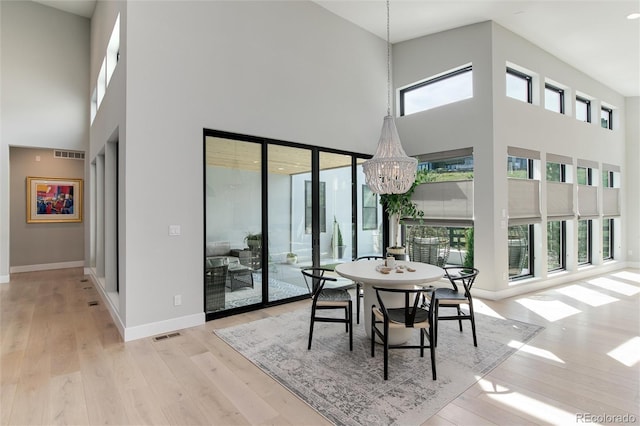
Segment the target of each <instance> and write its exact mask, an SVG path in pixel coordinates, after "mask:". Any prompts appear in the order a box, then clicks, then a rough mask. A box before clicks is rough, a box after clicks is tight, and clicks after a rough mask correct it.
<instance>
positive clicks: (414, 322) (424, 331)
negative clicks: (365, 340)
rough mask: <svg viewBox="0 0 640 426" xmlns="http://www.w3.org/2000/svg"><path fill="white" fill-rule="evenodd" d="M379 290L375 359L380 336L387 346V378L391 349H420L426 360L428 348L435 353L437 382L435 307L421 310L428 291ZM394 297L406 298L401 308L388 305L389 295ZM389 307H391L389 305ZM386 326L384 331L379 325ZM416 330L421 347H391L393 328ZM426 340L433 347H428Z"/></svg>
mask: <svg viewBox="0 0 640 426" xmlns="http://www.w3.org/2000/svg"><path fill="white" fill-rule="evenodd" d="M373 288H374V290H375V291H376V296H377V298H378V304H379V306H376V305H373V306H372V307H371V356H372V357H374V356H375V346H376V336H378V337H379V338H380V339H381V340H382V344H383V347H384V379H385V380H387V379H388V377H389V349H420V357H424V350H425V348H429V352H430V353H431V374H432V376H433V380H436V352H435V344H434V342H433V324H432V321H431V318H432V312H431V309H432V308H431V306H432V305H430V306H429V308H428V309H424V308H421V305H422V304H423V302H424V297H423V296H424V293H425V290H424V289H403V288H383V287H377V286H374V287H373ZM391 294H395V295H401V296H404V297H403V299H404V301H403V303H400V307H397V306H391V304H390V303H389V302H386V304H385V301H384V300H385V296H389V295H391ZM387 305H388V306H387ZM380 325H381V326H382V329H380V328H378V326H380ZM400 328H412V329H418V330H419V332H420V345H411V344H399V345H391V344H389V332H390V331H391V330H392V329H400ZM425 339H427V340H429V345H428V346H426V345H425Z"/></svg>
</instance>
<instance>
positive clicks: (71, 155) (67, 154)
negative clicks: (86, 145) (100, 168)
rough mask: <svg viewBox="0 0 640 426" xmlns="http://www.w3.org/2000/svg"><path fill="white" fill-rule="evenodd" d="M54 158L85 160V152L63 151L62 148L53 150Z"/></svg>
mask: <svg viewBox="0 0 640 426" xmlns="http://www.w3.org/2000/svg"><path fill="white" fill-rule="evenodd" d="M53 158H60V159H63V160H84V152H82V151H62V150H60V149H54V150H53Z"/></svg>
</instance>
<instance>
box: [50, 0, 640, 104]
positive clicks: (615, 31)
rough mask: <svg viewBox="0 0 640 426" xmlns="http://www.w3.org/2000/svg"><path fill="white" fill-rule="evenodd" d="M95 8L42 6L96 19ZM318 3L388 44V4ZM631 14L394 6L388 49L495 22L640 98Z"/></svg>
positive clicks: (572, 2)
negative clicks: (430, 36)
mask: <svg viewBox="0 0 640 426" xmlns="http://www.w3.org/2000/svg"><path fill="white" fill-rule="evenodd" d="M95 1H96V0H38V3H42V4H46V5H48V6H52V7H56V8H58V9H62V10H65V11H67V12H71V13H75V14H78V15H80V16H85V17H91V15H92V14H93V10H94V8H95ZM205 1H206V0H205ZM209 1H214V0H209ZM315 3H317V4H319V5H320V6H322V7H324V8H325V9H327V10H329V11H331V12H333V13H335V14H336V15H338V16H341V17H343V18H345V19H347V20H349V21H351V22H353V23H354V24H356V25H358V26H360V27H362V28H364V29H365V30H367V31H369V32H371V33H373V34H376V35H377V36H379V37H380V38H383V39H386V22H387V20H386V6H385V2H384V1H382V0H316V1H315ZM633 12H640V0H599V1H597V0H537V1H527V0H511V1H508V0H494V1H486V0H466V1H456V0H391V13H390V16H391V19H390V20H391V42H392V43H396V42H399V41H404V40H409V39H412V38H416V37H420V36H423V35H427V34H432V33H437V32H440V31H444V30H448V29H451V28H457V27H460V26H463V25H468V24H473V23H476V22H482V21H487V20H492V21H495V22H496V23H498V24H500V25H502V26H503V27H505V28H507V29H508V30H510V31H512V32H514V33H516V34H518V35H520V36H522V37H524V38H525V39H527V40H529V41H530V42H532V43H534V44H536V45H537V46H539V47H541V48H542V49H544V50H546V51H547V52H549V53H551V54H553V55H554V56H557V57H558V58H561V59H562V60H563V61H565V62H567V63H568V64H570V65H572V66H573V67H575V68H577V69H579V70H581V71H582V72H584V73H585V74H587V75H589V76H591V77H592V78H594V79H595V80H598V81H600V82H602V83H604V84H606V85H607V86H609V87H610V88H612V89H613V90H615V91H617V92H619V93H620V94H622V95H624V96H640V19H635V20H629V19H627V18H626V17H627V15H629V14H630V13H633Z"/></svg>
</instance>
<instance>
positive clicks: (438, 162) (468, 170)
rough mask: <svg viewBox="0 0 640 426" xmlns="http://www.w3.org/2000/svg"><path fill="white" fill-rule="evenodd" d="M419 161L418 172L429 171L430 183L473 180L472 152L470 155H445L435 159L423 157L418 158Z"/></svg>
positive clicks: (428, 156)
mask: <svg viewBox="0 0 640 426" xmlns="http://www.w3.org/2000/svg"><path fill="white" fill-rule="evenodd" d="M448 155H451V157H449V156H448ZM440 157H443V158H440ZM418 161H419V163H418V170H427V171H429V174H430V179H429V182H445V181H460V180H473V154H472V153H471V151H470V150H469V153H466V152H464V153H463V152H461V153H460V154H459V155H458V154H456V153H451V154H445V153H443V155H437V156H435V158H434V157H432V156H430V155H422V156H419V157H418Z"/></svg>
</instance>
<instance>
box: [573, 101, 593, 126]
mask: <svg viewBox="0 0 640 426" xmlns="http://www.w3.org/2000/svg"><path fill="white" fill-rule="evenodd" d="M576 119H577V120H580V121H584V122H585V123H591V101H590V100H589V99H585V98H581V97H580V96H576Z"/></svg>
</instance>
